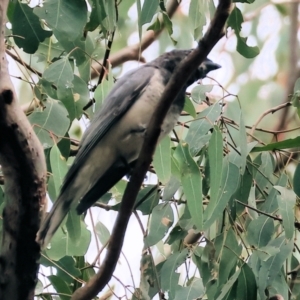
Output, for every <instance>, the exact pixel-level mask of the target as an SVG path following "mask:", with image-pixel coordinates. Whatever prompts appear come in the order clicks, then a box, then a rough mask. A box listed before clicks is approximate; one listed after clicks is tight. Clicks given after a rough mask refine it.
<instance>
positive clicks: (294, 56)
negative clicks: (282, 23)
mask: <svg viewBox="0 0 300 300" xmlns="http://www.w3.org/2000/svg"><path fill="white" fill-rule="evenodd" d="M298 8H299V2H298V1H297V2H295V3H291V4H290V21H291V26H290V37H289V46H288V47H289V66H288V68H289V69H288V74H287V87H286V91H285V95H284V99H283V102H287V101H289V100H290V99H289V95H291V94H293V91H294V85H295V82H296V80H297V78H298V77H299V69H298V68H297V64H298V59H299V45H298V38H297V35H298V25H299V22H298ZM288 113H289V108H288V107H286V108H285V109H283V110H282V111H281V113H280V116H279V117H278V123H277V124H276V126H275V128H274V130H276V131H280V130H283V129H286V125H287V119H288V118H287V116H288Z"/></svg>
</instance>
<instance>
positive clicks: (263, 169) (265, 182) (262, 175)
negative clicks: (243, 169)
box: [254, 152, 274, 191]
mask: <svg viewBox="0 0 300 300" xmlns="http://www.w3.org/2000/svg"><path fill="white" fill-rule="evenodd" d="M254 163H255V165H256V167H258V170H257V171H256V172H255V175H254V179H255V182H256V185H257V186H258V187H259V189H260V191H263V190H264V189H265V188H269V189H271V187H272V184H271V182H270V181H271V178H272V175H273V171H274V159H273V157H272V156H271V154H270V153H268V152H263V153H262V154H261V156H258V157H256V158H255V160H254Z"/></svg>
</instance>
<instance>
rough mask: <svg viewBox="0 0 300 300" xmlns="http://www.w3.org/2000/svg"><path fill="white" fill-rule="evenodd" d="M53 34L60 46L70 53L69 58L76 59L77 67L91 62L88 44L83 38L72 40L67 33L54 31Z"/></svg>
mask: <svg viewBox="0 0 300 300" xmlns="http://www.w3.org/2000/svg"><path fill="white" fill-rule="evenodd" d="M53 33H54V35H55V37H56V38H57V40H58V41H59V43H60V45H61V46H62V47H63V49H65V51H66V52H67V53H68V57H71V58H72V57H74V58H75V60H76V65H77V66H81V65H82V64H83V63H86V62H87V61H89V58H88V56H87V55H85V51H86V42H85V41H84V39H83V38H82V37H81V36H78V37H77V38H76V39H70V36H69V35H68V34H67V33H66V32H61V31H57V30H55V29H54V30H53Z"/></svg>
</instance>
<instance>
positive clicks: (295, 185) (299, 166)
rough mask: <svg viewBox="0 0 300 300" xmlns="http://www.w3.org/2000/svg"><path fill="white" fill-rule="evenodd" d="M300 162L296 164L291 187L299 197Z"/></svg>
mask: <svg viewBox="0 0 300 300" xmlns="http://www.w3.org/2000/svg"><path fill="white" fill-rule="evenodd" d="M299 183H300V164H297V166H296V170H295V172H294V177H293V189H294V192H295V193H296V195H297V196H298V197H300V184H299Z"/></svg>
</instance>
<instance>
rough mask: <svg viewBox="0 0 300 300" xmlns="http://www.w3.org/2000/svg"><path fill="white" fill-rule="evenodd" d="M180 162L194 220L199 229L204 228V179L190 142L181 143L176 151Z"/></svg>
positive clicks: (183, 184) (176, 156) (175, 153)
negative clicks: (192, 152)
mask: <svg viewBox="0 0 300 300" xmlns="http://www.w3.org/2000/svg"><path fill="white" fill-rule="evenodd" d="M174 158H175V159H176V160H177V162H178V164H179V169H180V173H181V183H182V187H183V192H184V194H185V196H186V199H187V204H188V208H189V211H190V213H191V216H192V220H193V222H194V224H195V226H196V227H197V229H198V230H202V227H203V217H202V210H203V207H202V181H201V174H200V171H199V168H198V166H197V164H196V163H195V161H194V160H193V158H192V157H191V154H190V151H189V147H188V144H179V145H178V146H177V148H176V150H175V152H174Z"/></svg>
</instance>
